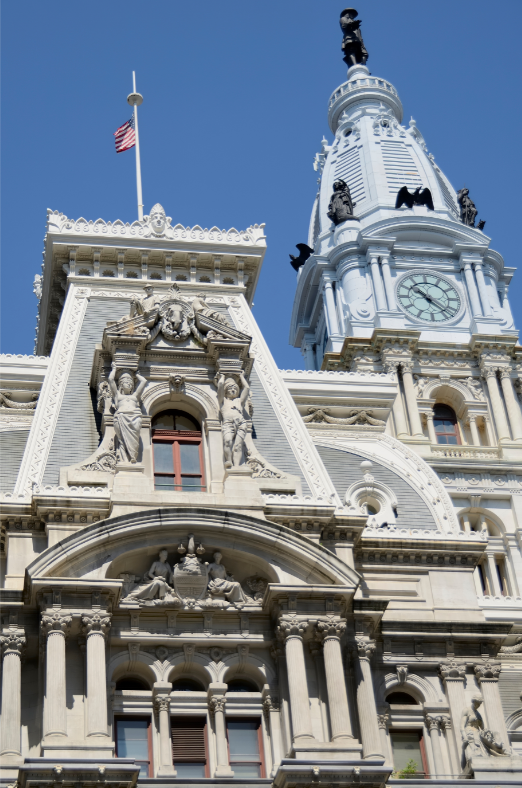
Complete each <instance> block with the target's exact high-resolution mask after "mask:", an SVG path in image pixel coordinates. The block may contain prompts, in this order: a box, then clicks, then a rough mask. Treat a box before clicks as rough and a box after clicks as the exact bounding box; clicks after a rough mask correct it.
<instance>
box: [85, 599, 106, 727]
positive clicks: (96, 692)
mask: <svg viewBox="0 0 522 788" xmlns="http://www.w3.org/2000/svg"><path fill="white" fill-rule="evenodd" d="M110 625H111V617H110V615H108V613H106V612H105V611H92V612H90V613H85V614H84V615H83V616H82V631H83V634H84V636H85V638H86V653H87V698H86V700H87V736H107V735H108V734H107V672H106V667H105V665H106V659H105V638H106V635H107V632H108V631H109V628H110Z"/></svg>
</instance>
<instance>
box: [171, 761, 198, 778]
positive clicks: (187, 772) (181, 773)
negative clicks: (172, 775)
mask: <svg viewBox="0 0 522 788" xmlns="http://www.w3.org/2000/svg"><path fill="white" fill-rule="evenodd" d="M174 768H175V769H176V771H177V773H178V777H205V764H204V763H179V761H178V762H177V763H175V764H174Z"/></svg>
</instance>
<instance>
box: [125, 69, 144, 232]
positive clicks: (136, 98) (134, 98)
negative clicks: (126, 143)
mask: <svg viewBox="0 0 522 788" xmlns="http://www.w3.org/2000/svg"><path fill="white" fill-rule="evenodd" d="M127 101H128V103H129V104H130V105H131V107H134V132H135V135H136V145H135V148H136V188H137V191H138V219H139V220H140V221H141V220H142V219H143V195H142V193H141V161H140V136H139V134H138V107H139V106H140V104H142V103H143V96H142V95H141V93H137V92H136V72H135V71H133V72H132V93H131V94H130V95H129V96H127Z"/></svg>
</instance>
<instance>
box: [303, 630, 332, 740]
mask: <svg viewBox="0 0 522 788" xmlns="http://www.w3.org/2000/svg"><path fill="white" fill-rule="evenodd" d="M308 647H309V649H310V654H311V655H312V659H313V661H314V667H315V677H316V680H317V688H318V693H319V707H320V709H321V722H322V723H323V732H324V740H325V741H329V740H330V735H331V734H330V721H329V719H328V691H327V689H326V675H325V672H324V660H323V649H322V647H321V644H320V643H317V642H316V641H315V640H311V641H310V642H309V644H308Z"/></svg>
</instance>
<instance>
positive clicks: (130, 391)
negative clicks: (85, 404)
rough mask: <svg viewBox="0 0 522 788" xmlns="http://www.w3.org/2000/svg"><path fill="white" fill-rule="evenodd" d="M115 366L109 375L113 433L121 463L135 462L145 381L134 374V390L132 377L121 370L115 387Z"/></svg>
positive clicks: (128, 372)
mask: <svg viewBox="0 0 522 788" xmlns="http://www.w3.org/2000/svg"><path fill="white" fill-rule="evenodd" d="M116 370H117V367H116V364H115V363H114V362H113V363H112V370H111V374H110V375H109V386H110V387H111V394H112V398H113V400H114V407H115V410H116V412H115V414H114V432H115V433H116V435H117V437H118V442H119V450H120V457H121V459H122V460H123V462H132V463H134V462H136V460H137V459H138V451H139V448H140V432H141V421H142V413H141V408H140V402H141V395H142V393H143V389H144V388H145V386H146V385H147V381H146V380H145V378H144V377H142V376H141V375H140V374H139V373H136V378H137V380H138V387H137V388H136V390H134V375H133V373H132V372H131V371H130V370H125V369H124V370H123V372H122V373H121V374H120V377H119V379H118V385H116Z"/></svg>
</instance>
